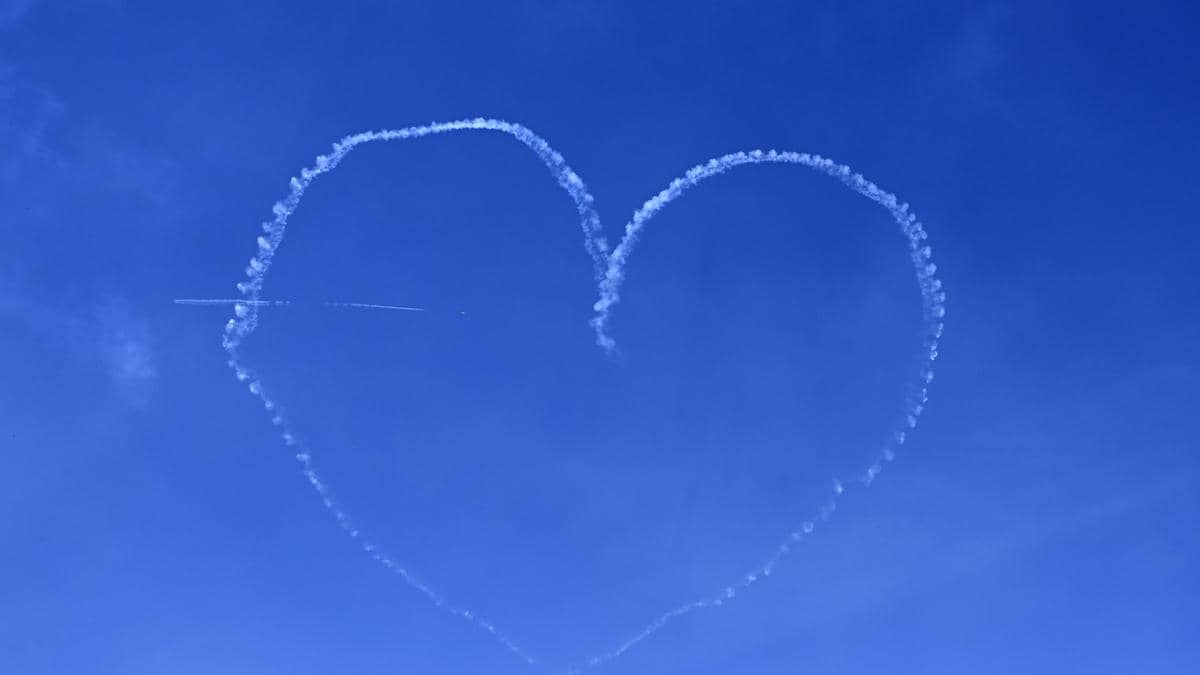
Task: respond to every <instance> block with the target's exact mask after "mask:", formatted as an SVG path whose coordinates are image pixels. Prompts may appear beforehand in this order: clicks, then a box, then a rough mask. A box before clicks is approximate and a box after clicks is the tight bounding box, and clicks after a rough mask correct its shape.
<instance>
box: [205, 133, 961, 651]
mask: <svg viewBox="0 0 1200 675" xmlns="http://www.w3.org/2000/svg"><path fill="white" fill-rule="evenodd" d="M465 130H483V131H498V132H502V133H505V134H508V135H509V136H512V137H513V138H515V139H516V140H518V141H520V142H521V143H523V144H524V145H525V146H527V147H529V148H530V149H531V150H532V151H533V152H534V153H535V154H537V155H538V157H539V158H540V159H541V160H542V162H543V163H544V164H545V165H546V166H547V168H548V169H550V172H551V173H552V174H553V175H554V177H555V178H556V179H557V180H558V183H559V185H560V186H561V187H562V188H563V189H564V190H565V191H566V192H567V193H568V194H569V195H570V196H571V198H572V200H573V201H574V202H575V206H576V210H577V211H578V214H579V220H580V225H581V226H582V228H583V231H584V245H585V248H586V250H587V252H588V254H589V255H590V256H591V258H592V262H593V265H594V268H595V274H596V278H597V281H598V283H599V293H600V297H599V299H598V300H597V301H596V303H595V305H594V309H595V311H596V315H595V316H594V317H593V319H592V320H591V325H592V327H593V328H594V330H595V332H596V342H597V344H599V345H600V346H601V347H602V348H603V349H604V350H605V351H606V352H608V353H610V354H611V353H613V352H614V351H615V348H616V342H615V341H614V340H613V339H612V338H611V336H609V334H608V324H609V319H610V316H611V313H612V310H613V308H614V306H615V305H616V304H617V303H618V302H619V300H620V287H621V284H622V283H623V282H624V280H625V271H624V266H625V264H626V262H627V261H628V259H629V256H630V254H631V253H632V251H633V249H634V247H635V246H636V244H637V242H638V239H639V237H640V234H641V231H642V229H643V228H644V226H645V225H646V223H647V222H649V221H650V220H651V219H652V218H653V217H654V216H655V215H656V214H658V213H659V212H660V211H661V210H662V209H663V208H665V207H666V206H667V205H668V204H670V203H671V202H672V201H674V200H676V199H678V198H679V197H680V196H682V195H683V194H684V192H686V191H687V190H689V189H690V188H692V187H695V186H696V185H698V184H699V183H700V182H702V181H704V180H705V179H707V178H711V177H713V176H715V175H718V174H721V173H724V172H726V171H729V170H730V169H733V168H735V167H738V166H742V165H746V164H763V163H782V164H797V165H801V166H806V167H808V168H811V169H814V170H817V171H820V172H822V173H825V174H827V175H829V176H832V177H834V178H837V179H838V180H840V181H841V182H842V183H844V184H845V185H846V186H847V187H849V188H850V189H852V190H854V191H855V192H858V193H859V194H862V195H863V196H865V197H867V198H868V199H871V200H872V201H874V202H876V203H877V204H879V205H880V206H882V207H884V208H885V209H887V210H888V212H889V213H890V214H891V215H892V217H893V218H894V219H895V220H896V222H897V223H898V224H899V225H900V228H901V232H902V233H903V234H904V235H905V237H906V238H907V242H908V247H909V251H910V257H911V260H912V263H913V267H914V270H915V272H916V278H917V282H918V285H919V286H920V290H921V298H922V305H923V319H924V326H925V333H926V335H925V339H924V351H923V352H922V360H921V365H920V368H919V369H918V372H917V375H916V377H915V379H914V380H913V382H912V383H911V384H910V386H909V393H908V395H907V396H906V398H905V408H904V414H903V415H902V420H901V422H900V423H899V424H898V425H897V427H896V431H895V432H894V433H893V434H892V436H891V437H890V438H888V439H887V441H886V442H885V443H884V445H883V447H882V449H881V450H880V451H879V452H878V454H877V455H876V457H875V458H874V459H873V460H872V462H871V463H870V464H869V465H868V466H867V468H866V469H865V470H864V471H863V473H862V474H860V475H859V476H857V477H855V482H857V483H859V484H861V485H863V486H869V485H870V484H871V482H872V481H873V480H874V479H875V477H876V476H878V475H879V473H880V472H881V471H882V470H883V465H884V463H886V462H889V461H891V460H893V459H895V456H896V454H895V453H896V449H897V448H898V447H899V446H900V445H902V444H903V443H904V441H905V438H906V434H907V432H908V431H909V430H911V429H913V428H914V427H916V425H917V420H918V419H919V417H920V415H921V413H922V411H923V410H924V406H925V403H926V401H927V400H928V385H929V383H930V382H931V381H932V380H933V369H932V364H933V361H934V360H935V359H936V358H937V356H938V341H939V340H940V338H941V336H942V330H943V323H942V317H943V316H944V315H945V300H946V295H945V293H944V292H943V291H942V283H941V281H940V280H938V279H937V278H936V276H935V273H936V271H937V267H936V266H935V265H934V264H933V262H932V251H931V250H930V248H929V246H928V245H926V244H925V243H924V241H925V240H926V239H927V236H926V233H925V230H924V228H923V227H922V225H921V223H920V221H919V220H917V218H916V216H914V215H913V214H911V213H910V212H909V210H908V205H907V204H903V203H901V202H899V200H897V198H896V197H895V195H893V194H891V193H889V192H886V191H884V190H882V189H880V188H879V187H878V186H876V185H875V184H874V183H872V182H870V181H868V180H867V179H865V178H863V177H862V176H861V175H860V174H857V173H855V172H854V171H853V170H851V169H850V168H849V167H847V166H844V165H841V164H837V163H835V162H833V161H831V160H829V159H825V158H823V157H820V156H817V155H809V154H805V153H795V152H776V151H774V150H771V151H767V152H763V151H761V150H754V151H751V152H738V153H733V154H729V155H724V156H722V157H719V158H715V159H712V160H709V161H708V162H707V163H705V164H700V165H697V166H695V167H693V168H692V169H690V170H688V171H687V173H686V174H684V176H682V177H680V178H676V179H674V180H672V181H671V182H670V184H669V185H668V186H667V188H666V189H664V190H662V191H661V192H659V193H658V194H657V195H655V196H654V197H652V198H651V199H649V200H647V201H646V202H645V204H643V205H642V207H641V208H640V209H638V210H637V211H636V212H634V214H633V217H632V218H631V219H630V220H629V222H628V223H627V224H626V225H625V234H624V237H623V238H622V239H621V241H620V243H619V244H618V245H617V247H616V248H615V249H613V250H612V251H611V253H610V252H609V250H608V244H607V242H606V241H605V239H604V237H603V236H602V231H601V223H600V218H599V215H598V214H597V213H596V211H595V208H594V207H593V203H594V199H593V198H592V196H591V195H590V194H589V193H588V191H587V188H586V186H585V185H584V183H583V181H582V180H581V179H580V178H579V176H578V175H577V174H576V173H575V172H574V171H572V170H571V168H570V167H569V166H568V165H567V164H566V161H565V160H564V159H563V157H562V155H560V154H559V153H558V152H557V151H555V150H554V149H553V148H551V147H550V145H549V144H548V143H547V142H546V141H545V140H544V139H542V138H541V137H540V136H538V135H537V134H535V133H533V132H532V131H530V130H529V129H527V128H525V127H523V126H521V125H519V124H514V123H511V122H505V121H502V120H494V119H483V118H476V119H472V120H460V121H456V122H447V123H435V124H430V125H426V126H417V127H407V128H404V129H395V130H385V131H373V132H365V133H360V134H355V135H351V136H346V137H345V138H343V139H342V140H341V141H339V142H338V143H335V144H334V146H333V152H332V153H331V154H329V155H321V156H318V157H317V159H316V164H315V165H314V167H313V168H310V169H304V170H302V171H301V172H300V177H299V178H292V179H291V182H290V187H291V190H290V192H289V194H288V195H287V196H286V197H285V198H284V199H283V200H281V201H279V202H277V203H276V204H275V206H274V208H273V212H274V216H275V217H274V218H273V219H272V220H270V221H267V222H265V223H263V226H262V229H263V232H264V234H263V235H262V236H259V237H258V240H257V241H258V251H257V253H256V255H255V256H254V257H253V258H252V259H251V260H250V262H249V265H248V266H247V268H246V276H247V281H243V282H241V283H239V284H238V285H237V287H238V290H239V291H240V292H241V293H242V296H243V297H242V298H241V299H240V300H238V301H236V303H235V304H234V317H233V318H231V319H230V320H229V321H228V322H227V323H226V325H225V332H224V336H223V338H222V346H223V347H224V349H225V351H226V353H227V355H228V364H229V366H230V368H232V369H233V371H234V374H235V376H236V377H237V379H238V380H239V381H241V382H244V383H247V386H248V388H249V390H250V392H251V393H252V394H253V395H254V396H255V397H256V398H257V399H258V400H259V401H260V402H261V403H262V405H263V407H264V408H265V409H266V410H267V411H268V412H269V413H270V414H271V415H272V417H271V421H272V423H273V424H274V425H275V426H276V427H278V428H279V431H280V436H281V438H282V439H283V441H284V443H285V444H286V445H288V446H290V447H294V448H296V449H297V452H296V454H295V459H296V461H297V462H299V464H300V466H301V470H302V472H303V474H304V476H305V477H306V478H307V479H308V481H309V483H310V484H311V485H312V487H313V489H314V490H315V491H316V492H317V495H318V496H319V497H320V498H321V500H322V502H323V503H324V505H325V508H326V509H327V510H329V512H330V513H331V514H332V515H333V517H334V519H335V520H336V521H337V523H338V525H339V527H341V528H342V530H343V531H345V532H346V533H347V534H348V535H349V536H350V537H351V538H352V539H355V540H356V541H358V542H359V546H360V547H361V548H362V550H363V551H364V552H366V553H367V554H368V555H370V556H371V557H372V558H373V559H374V560H376V561H377V562H379V563H380V564H381V565H383V566H384V567H385V568H387V569H388V570H390V571H392V572H394V573H395V574H397V575H398V576H400V577H401V578H402V579H403V580H404V582H405V583H407V584H408V585H409V586H411V587H412V588H414V589H416V590H417V591H418V592H420V593H421V594H422V595H424V596H425V597H426V598H427V599H428V600H429V601H430V602H431V603H433V604H434V605H435V606H437V607H438V608H440V609H442V610H444V611H446V612H448V613H450V614H452V615H454V616H458V617H460V618H462V619H465V620H467V621H470V622H471V623H473V624H474V625H476V626H477V627H479V628H481V629H482V630H484V631H485V632H487V633H489V634H491V635H492V636H493V637H495V638H496V639H497V640H499V641H500V642H501V643H502V644H503V645H504V646H505V647H506V648H507V649H508V650H509V651H511V652H512V653H513V654H515V655H516V656H517V657H519V658H520V659H522V660H524V661H525V662H526V663H528V664H534V663H536V660H535V659H534V658H533V657H532V656H530V655H529V654H528V653H527V652H525V651H524V650H523V649H521V648H520V647H519V646H517V644H516V643H514V642H513V641H512V640H511V639H510V638H509V637H508V636H506V635H505V634H504V633H502V632H501V631H500V630H499V629H498V628H497V627H496V626H495V625H494V624H493V623H491V622H490V621H488V620H486V619H484V618H482V617H480V616H479V615H478V614H476V613H475V612H473V611H472V610H470V609H465V608H461V607H458V606H455V605H452V604H450V603H449V602H448V601H447V600H446V599H444V598H443V597H442V596H441V595H440V594H438V593H437V592H436V591H434V590H433V589H432V588H430V587H429V586H428V585H426V584H424V583H423V582H421V581H420V580H419V579H417V578H416V577H415V576H414V575H413V574H412V573H411V572H410V571H409V570H408V569H407V568H405V567H404V566H403V565H401V564H400V563H399V562H398V561H396V560H395V559H394V558H392V557H391V556H389V555H388V554H386V553H384V552H383V551H382V550H380V548H379V547H378V546H377V545H375V544H374V543H372V542H370V541H369V540H368V539H366V538H365V537H364V536H363V534H362V532H361V531H360V530H359V529H358V528H357V527H356V526H355V525H354V524H353V522H352V521H351V520H350V517H349V515H348V514H347V513H346V512H345V511H344V510H342V508H341V507H340V506H338V504H337V502H336V501H335V500H334V497H333V493H332V491H331V490H330V488H329V486H328V485H327V484H326V483H325V482H324V481H323V480H322V479H321V477H320V474H319V473H318V472H317V469H316V466H315V464H314V461H313V456H312V452H311V450H310V449H309V448H308V447H307V446H306V445H305V444H304V443H303V441H301V440H300V439H299V438H298V437H297V435H296V433H295V432H294V430H293V428H292V424H291V422H290V421H289V419H288V418H287V417H286V416H285V415H284V414H283V412H282V411H281V410H280V409H279V405H278V404H277V402H276V401H275V399H274V398H272V397H271V396H269V395H268V394H267V393H266V390H265V387H264V385H263V382H262V380H261V379H259V378H258V377H256V376H255V375H254V374H253V373H252V372H251V371H250V370H249V368H247V367H246V366H245V365H244V364H243V363H242V360H241V358H240V351H239V349H240V347H241V345H242V343H243V342H244V341H245V339H246V338H247V337H249V336H250V335H251V334H252V333H253V332H254V330H255V328H257V326H258V310H259V308H260V307H263V306H273V305H275V304H278V303H286V302H287V301H271V300H263V299H261V298H260V293H261V291H262V287H263V283H264V281H265V279H266V275H267V272H268V271H269V270H270V267H271V263H272V261H273V259H274V256H275V253H276V251H277V250H278V248H279V245H280V244H281V243H282V242H283V237H284V233H285V231H286V227H287V221H288V218H289V217H290V216H291V215H292V214H293V213H294V212H295V210H296V209H297V207H298V206H299V205H300V200H301V198H302V197H303V195H304V192H305V190H306V189H307V188H308V187H309V185H311V183H312V182H313V181H314V180H315V179H316V178H317V177H318V176H320V175H322V174H325V173H328V172H329V171H332V170H333V169H334V168H336V167H337V166H338V164H339V163H340V162H341V161H342V159H344V158H345V156H346V155H347V154H349V153H350V151H351V150H353V149H354V148H356V147H358V146H359V145H363V144H366V143H371V142H376V141H392V140H407V139H413V138H421V137H424V136H430V135H435V134H440V133H447V132H451V131H465ZM226 302H227V301H225V300H221V299H213V300H195V301H186V302H185V303H184V304H225V303H226ZM333 304H334V305H336V306H347V307H363V308H383V306H374V305H367V304H364V303H333ZM387 308H389V309H404V310H419V308H405V307H396V306H387ZM846 489H847V485H846V484H845V483H843V482H841V481H839V480H834V481H833V489H832V493H831V495H830V497H829V499H828V500H827V501H826V502H825V504H824V505H822V506H821V508H819V509H818V510H817V511H816V512H815V514H814V515H813V517H812V518H810V519H809V520H806V521H804V522H803V523H801V524H800V526H799V527H798V528H796V529H795V530H794V531H792V532H790V533H788V535H787V537H786V538H785V539H784V541H783V542H782V543H781V544H780V545H779V546H778V547H777V548H776V550H775V551H774V553H772V554H771V555H770V556H769V557H768V558H767V559H766V560H765V561H764V562H763V563H761V564H760V565H758V566H756V567H755V568H753V569H752V570H751V571H750V572H748V573H746V574H745V575H743V576H742V577H741V578H740V579H739V580H738V581H736V582H734V583H731V584H729V585H727V586H725V587H724V588H721V589H719V590H718V591H716V592H715V593H713V594H711V595H709V596H708V597H705V598H701V599H698V600H693V601H690V602H686V603H683V604H681V605H678V606H676V607H675V608H673V609H670V610H668V611H666V612H664V613H663V614H661V615H659V616H658V617H656V618H655V619H654V620H653V621H651V622H650V623H648V624H647V625H646V626H645V627H644V628H643V629H642V630H641V631H639V632H638V633H636V634H634V635H633V636H632V637H630V638H629V639H627V640H626V641H624V642H623V643H621V644H620V645H618V646H617V647H615V648H614V649H612V650H610V651H607V652H604V653H602V654H598V655H596V656H593V657H592V658H590V659H588V660H587V661H586V662H584V663H583V664H582V665H580V666H575V667H572V668H569V669H568V670H567V672H568V673H577V672H579V671H581V670H583V669H585V668H591V667H595V666H599V665H601V664H604V663H606V662H608V661H611V660H612V659H615V658H617V657H619V656H620V655H622V654H624V653H625V652H626V651H628V650H629V649H630V648H632V647H633V646H634V645H636V644H638V643H639V642H641V641H642V640H645V639H646V638H648V637H649V636H651V635H653V634H654V633H656V632H657V631H658V630H660V629H661V628H662V627H663V626H665V625H666V624H667V623H669V622H671V621H672V620H674V619H676V618H678V617H680V616H683V615H685V614H688V613H691V612H693V611H695V610H697V609H703V608H708V607H719V606H721V605H723V604H724V603H725V602H728V601H729V600H732V599H733V598H735V597H737V596H738V594H739V593H740V592H741V591H743V590H745V589H747V588H749V587H750V586H752V585H753V584H755V583H757V582H758V581H760V580H761V579H763V578H765V577H768V576H770V575H771V573H772V572H773V571H774V569H775V566H776V565H777V564H778V563H779V562H780V561H781V560H782V559H783V557H784V556H786V555H787V554H788V553H789V552H790V551H791V550H792V547H793V546H794V545H795V544H796V543H798V542H800V541H802V540H803V539H804V538H805V537H806V536H807V535H809V534H810V533H811V532H813V531H814V529H815V528H816V527H817V525H818V524H819V523H820V522H824V521H826V520H828V519H829V518H830V516H831V515H832V514H833V512H834V510H835V509H836V508H837V505H838V501H839V500H840V498H841V496H842V495H843V494H844V493H845V491H846Z"/></svg>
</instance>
